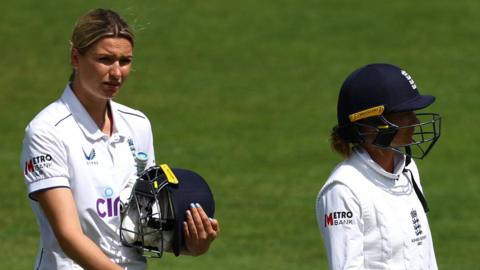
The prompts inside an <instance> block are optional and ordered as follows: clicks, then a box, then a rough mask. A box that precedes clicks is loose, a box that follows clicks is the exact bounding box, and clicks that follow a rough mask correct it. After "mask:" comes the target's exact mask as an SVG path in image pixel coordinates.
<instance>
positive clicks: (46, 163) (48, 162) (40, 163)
mask: <svg viewBox="0 0 480 270" xmlns="http://www.w3.org/2000/svg"><path fill="white" fill-rule="evenodd" d="M52 160H53V158H52V156H51V155H49V154H46V155H41V156H36V157H34V158H32V159H30V160H27V161H25V170H24V173H25V175H27V174H29V173H36V174H38V173H40V174H43V171H42V169H44V168H50V166H52Z"/></svg>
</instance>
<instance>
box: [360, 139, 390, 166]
mask: <svg viewBox="0 0 480 270" xmlns="http://www.w3.org/2000/svg"><path fill="white" fill-rule="evenodd" d="M363 148H364V149H365V150H366V151H367V152H368V154H369V155H370V157H371V158H372V160H373V161H375V162H376V163H377V164H378V165H380V166H381V167H382V168H383V169H384V170H385V171H386V172H389V173H393V168H394V152H393V151H389V150H385V149H381V148H378V147H375V146H373V145H371V144H364V145H363Z"/></svg>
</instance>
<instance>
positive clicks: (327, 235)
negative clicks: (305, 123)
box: [316, 64, 440, 269]
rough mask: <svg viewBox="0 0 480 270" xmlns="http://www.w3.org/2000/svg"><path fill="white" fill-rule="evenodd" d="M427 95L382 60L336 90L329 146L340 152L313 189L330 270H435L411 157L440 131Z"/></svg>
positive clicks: (425, 149)
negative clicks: (339, 158) (339, 157)
mask: <svg viewBox="0 0 480 270" xmlns="http://www.w3.org/2000/svg"><path fill="white" fill-rule="evenodd" d="M434 100H435V97H433V96H429V95H420V93H419V92H418V90H417V86H416V84H415V82H414V81H413V79H412V78H411V76H410V75H409V74H408V73H407V72H405V71H404V70H402V69H400V68H398V67H396V66H393V65H390V64H370V65H367V66H364V67H362V68H360V69H358V70H356V71H354V72H353V73H352V74H350V76H348V77H347V79H346V80H345V82H344V83H343V85H342V88H341V90H340V95H339V99H338V107H337V118H338V124H337V125H336V126H335V127H334V128H333V132H332V135H331V145H332V148H333V149H334V150H335V151H336V152H338V153H339V154H341V155H342V156H343V157H345V160H344V161H343V162H342V163H340V164H339V165H338V166H337V167H336V168H335V169H334V171H333V172H332V174H331V175H330V177H329V178H328V180H327V182H326V183H325V185H324V186H323V187H322V189H321V190H320V192H319V194H318V197H317V202H316V214H317V221H318V226H319V228H320V231H321V233H322V236H323V240H324V244H325V247H326V250H327V254H328V261H329V267H330V269H347V268H348V269H437V263H436V259H435V254H434V251H433V241H432V235H431V233H430V228H429V225H428V220H427V216H426V212H428V206H427V202H426V200H425V197H424V196H423V191H422V188H421V186H420V177H419V173H418V170H417V167H416V165H415V162H414V161H413V160H412V159H411V158H418V159H422V158H423V157H425V155H426V154H427V153H428V152H429V151H430V150H431V149H432V146H433V145H434V144H435V142H436V141H437V139H438V138H439V136H440V116H439V115H438V114H435V113H415V111H417V110H420V109H423V108H425V107H427V106H429V105H430V104H432V103H433V102H434Z"/></svg>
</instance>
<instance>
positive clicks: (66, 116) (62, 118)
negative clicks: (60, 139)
mask: <svg viewBox="0 0 480 270" xmlns="http://www.w3.org/2000/svg"><path fill="white" fill-rule="evenodd" d="M70 116H72V114H69V115H67V116H65V117H64V118H62V119H60V121H58V122H57V123H56V124H55V126H57V125H58V124H60V123H61V122H62V121H63V120H65V119H67V118H68V117H70Z"/></svg>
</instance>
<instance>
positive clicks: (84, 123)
mask: <svg viewBox="0 0 480 270" xmlns="http://www.w3.org/2000/svg"><path fill="white" fill-rule="evenodd" d="M61 100H62V102H63V103H64V104H65V106H66V107H67V109H68V110H69V111H70V113H72V116H73V118H74V119H75V121H76V122H77V124H78V126H79V127H80V129H81V130H82V131H83V133H84V134H85V136H86V137H88V138H90V139H92V140H99V139H101V138H108V136H107V135H106V134H104V133H103V132H102V131H101V130H100V129H99V128H98V126H97V124H96V123H95V121H93V119H92V117H91V116H90V114H89V113H88V112H87V110H85V107H83V105H82V103H80V100H78V98H77V96H76V95H75V93H74V92H73V90H72V88H71V86H70V84H68V85H67V86H66V87H65V90H64V91H63V94H62V97H61ZM112 103H113V102H111V101H109V106H111V107H110V109H111V111H112V118H113V127H112V130H113V132H112V138H114V137H118V127H117V121H118V120H120V119H119V118H120V117H118V112H117V110H116V109H114V108H113V107H112V106H114V105H113V104H112Z"/></svg>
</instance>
